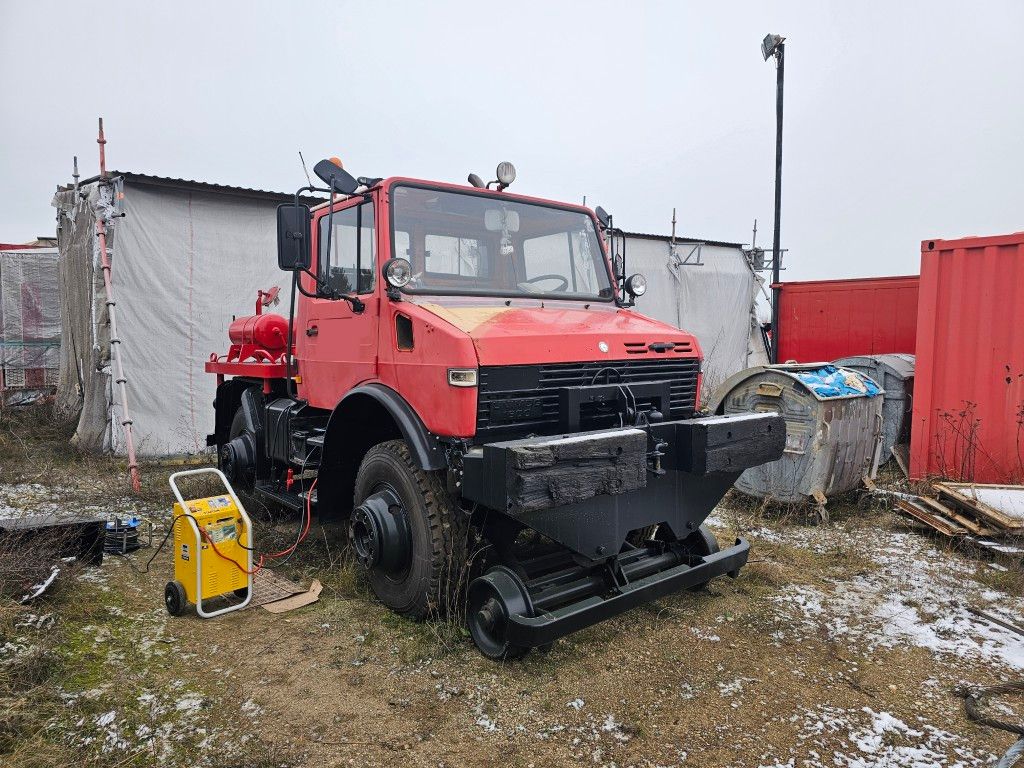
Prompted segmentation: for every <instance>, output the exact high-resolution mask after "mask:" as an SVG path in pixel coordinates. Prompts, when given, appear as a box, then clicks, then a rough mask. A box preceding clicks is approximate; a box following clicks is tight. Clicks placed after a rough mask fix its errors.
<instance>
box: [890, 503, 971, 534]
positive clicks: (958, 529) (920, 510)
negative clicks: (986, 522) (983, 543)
mask: <svg viewBox="0 0 1024 768" xmlns="http://www.w3.org/2000/svg"><path fill="white" fill-rule="evenodd" d="M896 507H897V508H898V509H899V510H900V511H901V512H904V513H906V514H907V515H910V516H911V517H913V518H914V519H915V520H919V521H920V522H922V523H924V524H925V525H927V526H928V527H930V528H933V529H934V530H936V531H938V532H939V533H941V534H943V535H945V536H964V535H966V534H967V529H966V528H964V527H963V526H962V525H960V524H959V523H957V522H956V521H954V520H950V519H948V518H946V517H944V516H942V515H939V514H937V513H936V512H934V511H932V510H931V509H929V508H928V507H926V506H924V505H923V504H919V503H918V502H916V501H911V500H909V499H899V500H897V501H896Z"/></svg>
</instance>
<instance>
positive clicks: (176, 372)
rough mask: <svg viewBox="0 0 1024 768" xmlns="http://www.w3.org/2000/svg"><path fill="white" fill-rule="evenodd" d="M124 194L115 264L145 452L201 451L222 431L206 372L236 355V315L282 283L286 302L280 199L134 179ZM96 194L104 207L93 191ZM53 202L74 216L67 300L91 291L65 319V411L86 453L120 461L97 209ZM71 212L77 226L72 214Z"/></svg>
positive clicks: (65, 257)
mask: <svg viewBox="0 0 1024 768" xmlns="http://www.w3.org/2000/svg"><path fill="white" fill-rule="evenodd" d="M123 193H124V197H123V200H121V205H122V206H123V211H124V214H125V216H124V217H123V218H114V219H113V224H112V227H111V228H112V230H113V231H112V234H111V237H110V241H111V243H112V248H113V254H112V258H111V261H112V274H113V287H114V298H115V300H116V302H117V329H118V334H119V336H120V338H121V342H122V343H121V355H122V358H123V362H124V371H125V377H126V379H127V388H128V405H129V409H130V412H131V416H132V420H133V422H134V432H135V445H136V450H137V452H138V454H139V455H140V456H167V455H175V454H188V453H197V452H199V451H202V450H205V448H206V435H207V434H208V433H210V432H212V431H213V426H214V425H213V415H214V412H213V405H212V403H213V398H214V394H215V390H216V379H215V377H214V376H213V375H212V374H208V373H206V372H205V371H204V370H203V366H204V363H205V362H206V361H207V360H208V359H209V357H210V354H211V353H213V352H216V353H218V354H224V353H225V352H226V351H227V347H228V344H229V342H228V337H227V328H228V325H230V323H231V320H232V316H233V315H246V314H252V313H253V311H254V308H255V303H256V292H257V290H258V289H261V288H262V289H264V290H266V289H268V288H271V287H272V286H275V285H278V286H281V287H282V291H281V294H282V296H287V294H288V291H287V286H288V279H289V275H288V274H286V273H284V272H281V271H280V270H278V268H277V246H276V237H277V234H276V218H275V211H276V208H277V205H278V201H277V200H276V199H272V198H269V197H268V198H267V199H263V198H259V197H256V196H253V195H233V194H228V193H218V192H209V191H202V190H190V189H187V188H173V187H168V186H157V185H149V184H144V183H133V182H132V181H131V179H130V177H129V179H128V180H126V181H125V182H124V185H123ZM62 194H63V195H64V197H63V200H62ZM87 194H89V195H90V196H91V197H92V198H93V199H95V189H94V188H93V189H92V190H87ZM55 202H56V204H57V205H58V207H59V208H61V210H62V216H64V217H66V218H65V219H63V220H62V222H61V259H62V262H64V261H67V262H68V263H67V264H63V263H62V268H61V277H62V290H64V291H66V292H68V293H74V292H76V291H77V292H78V293H82V292H83V286H88V287H87V288H85V289H84V291H85V295H82V296H79V297H77V300H72V301H68V302H67V308H66V309H65V311H64V312H65V314H66V317H63V318H62V320H63V321H64V328H65V335H66V337H67V335H73V336H75V337H76V344H74V345H66V347H67V349H66V351H65V354H64V355H63V357H65V358H68V359H67V360H62V366H61V371H62V377H61V388H60V392H59V393H58V402H59V404H60V405H61V406H62V407H63V408H64V410H65V411H70V410H72V409H74V408H76V407H77V408H78V409H80V417H79V426H78V431H77V432H76V436H75V440H76V442H77V443H78V444H79V445H81V446H82V447H83V448H86V449H88V450H95V451H102V450H109V449H111V448H113V450H114V451H115V452H117V453H123V452H124V444H123V443H124V435H123V433H122V431H121V414H120V413H119V408H118V406H119V403H118V401H117V399H116V397H115V396H114V395H113V392H115V391H116V390H114V389H113V388H112V386H111V376H110V364H109V362H110V361H109V341H110V337H109V325H108V324H107V322H106V316H105V312H104V302H105V296H104V293H103V283H102V274H101V270H100V268H99V261H98V258H99V257H98V254H96V253H94V252H93V250H92V241H94V240H95V237H88V238H87V237H86V232H87V231H88V230H90V229H91V228H92V227H93V226H94V223H93V222H92V219H91V211H90V210H89V209H88V207H87V206H86V205H85V204H83V203H81V202H79V203H78V204H77V205H75V204H74V202H73V200H72V198H71V197H70V194H69V193H58V196H57V200H56V201H55ZM71 206H74V207H73V208H71ZM69 210H71V211H73V212H72V213H71V216H68V214H66V213H64V212H65V211H69ZM75 216H77V219H76V220H71V218H72V217H75ZM83 220H84V221H83ZM86 243H88V245H87V244H86ZM283 310H285V308H284V307H279V308H278V309H277V311H283ZM76 369H77V371H78V376H77V378H78V381H77V382H75V381H74V378H75V372H76ZM65 377H67V378H68V379H69V381H65ZM83 401H84V402H83ZM83 406H84V407H83Z"/></svg>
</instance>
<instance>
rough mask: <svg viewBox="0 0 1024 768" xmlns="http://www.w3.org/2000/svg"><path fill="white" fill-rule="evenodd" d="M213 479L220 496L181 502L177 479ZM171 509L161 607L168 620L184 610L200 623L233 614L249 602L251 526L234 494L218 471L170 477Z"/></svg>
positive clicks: (187, 473)
mask: <svg viewBox="0 0 1024 768" xmlns="http://www.w3.org/2000/svg"><path fill="white" fill-rule="evenodd" d="M204 474H215V475H217V477H218V478H220V481H221V482H222V483H223V484H224V488H225V490H226V491H227V492H226V493H223V494H220V495H218V496H208V497H206V498H202V499H188V500H186V499H184V498H182V495H181V491H180V490H179V489H178V480H179V479H181V478H183V477H190V476H196V475H204ZM168 482H169V483H170V486H171V490H172V491H173V492H174V497H175V499H177V501H176V502H175V504H174V516H173V518H172V519H173V521H174V522H173V526H174V532H173V537H174V538H173V540H174V550H173V557H174V581H169V582H167V586H166V587H165V588H164V604H165V605H166V606H167V612H168V613H169V614H171V615H172V616H181V615H182V614H183V613H185V610H186V608H187V607H188V605H189V604H190V603H191V604H194V605H195V607H196V613H197V614H199V616H201V617H203V618H204V619H209V618H212V617H214V616H220V615H221V614H224V613H228V612H230V611H237V610H239V609H241V608H244V607H245V606H247V605H248V604H249V601H250V600H251V599H252V576H251V574H252V571H253V567H252V546H253V544H252V541H253V537H252V523H251V521H250V520H249V516H248V515H247V514H246V512H245V508H244V507H243V506H242V503H241V502H240V501H239V500H238V497H237V496H236V495H235V491H234V489H233V488H232V487H231V484H230V483H229V482H228V480H227V478H226V477H224V473H223V472H221V471H220V470H219V469H214V468H212V467H204V468H202V469H191V470H187V471H184V472H175V473H174V474H173V475H171V476H170V478H169V479H168ZM231 594H233V595H235V596H237V597H240V598H242V600H241V602H238V603H234V604H231V605H227V606H224V607H222V608H218V609H216V610H212V611H208V610H206V608H205V607H204V601H207V600H212V599H214V598H217V597H224V596H226V595H231Z"/></svg>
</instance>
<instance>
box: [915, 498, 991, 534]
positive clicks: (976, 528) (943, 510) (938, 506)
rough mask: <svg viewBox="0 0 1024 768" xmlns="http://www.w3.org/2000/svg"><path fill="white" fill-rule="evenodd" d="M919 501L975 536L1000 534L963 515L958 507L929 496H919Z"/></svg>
mask: <svg viewBox="0 0 1024 768" xmlns="http://www.w3.org/2000/svg"><path fill="white" fill-rule="evenodd" d="M917 500H918V502H920V503H921V504H923V505H924V506H926V507H928V508H929V509H931V510H932V511H933V512H935V513H936V514H938V515H941V516H942V517H947V518H949V519H950V520H954V521H956V522H957V523H959V524H960V525H962V526H963V527H964V528H966V529H967V530H968V531H970V532H971V533H973V534H974V535H975V536H992V535H994V534H997V533H998V531H996V530H995V529H993V528H988V527H986V526H985V525H984V524H983V523H981V522H979V521H978V520H977V519H976V518H974V517H971V516H969V515H965V514H962V513H961V512H960V510H959V508H958V507H956V506H955V505H954V506H953V507H952V508H950V507H947V506H946V505H945V504H943V503H942V502H941V501H938V500H937V499H933V498H930V497H928V496H918V497H917Z"/></svg>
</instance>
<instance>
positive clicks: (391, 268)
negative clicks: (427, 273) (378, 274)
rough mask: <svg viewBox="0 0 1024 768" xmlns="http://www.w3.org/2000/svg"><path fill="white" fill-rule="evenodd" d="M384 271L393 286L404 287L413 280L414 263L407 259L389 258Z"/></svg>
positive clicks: (389, 283)
mask: <svg viewBox="0 0 1024 768" xmlns="http://www.w3.org/2000/svg"><path fill="white" fill-rule="evenodd" d="M383 272H384V279H385V280H386V281H387V283H388V285H390V286H392V287H393V288H402V287H404V286H406V285H408V284H409V281H410V280H412V264H410V263H409V261H408V260H407V259H388V260H387V261H386V262H385V263H384V269H383Z"/></svg>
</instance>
